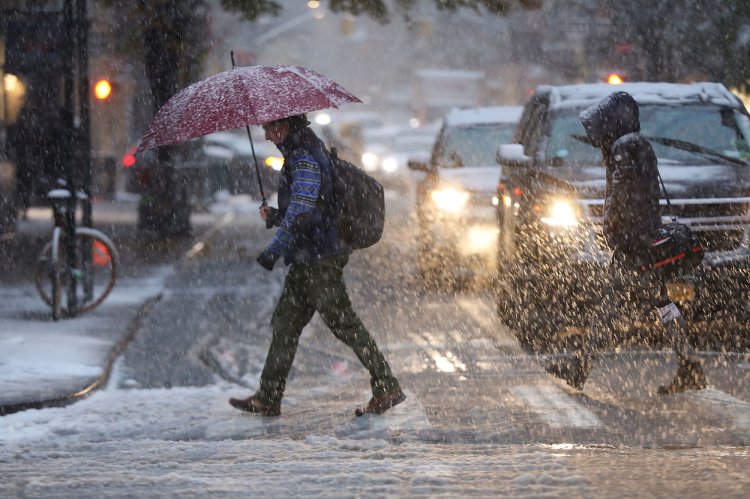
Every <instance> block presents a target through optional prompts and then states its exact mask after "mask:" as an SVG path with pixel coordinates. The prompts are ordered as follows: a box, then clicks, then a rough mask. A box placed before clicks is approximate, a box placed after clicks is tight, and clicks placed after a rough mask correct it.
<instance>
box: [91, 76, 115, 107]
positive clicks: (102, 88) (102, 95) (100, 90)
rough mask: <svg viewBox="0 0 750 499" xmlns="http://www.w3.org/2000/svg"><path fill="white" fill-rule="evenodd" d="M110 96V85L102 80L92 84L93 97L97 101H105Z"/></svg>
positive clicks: (107, 81)
mask: <svg viewBox="0 0 750 499" xmlns="http://www.w3.org/2000/svg"><path fill="white" fill-rule="evenodd" d="M111 95H112V83H111V82H110V81H109V80H108V79H106V78H102V79H100V80H99V81H97V82H96V83H95V84H94V96H95V97H96V98H97V99H98V100H102V101H103V100H107V99H108V98H109V97H110V96H111Z"/></svg>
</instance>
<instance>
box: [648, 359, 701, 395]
mask: <svg viewBox="0 0 750 499" xmlns="http://www.w3.org/2000/svg"><path fill="white" fill-rule="evenodd" d="M704 388H706V375H705V374H704V373H703V368H701V365H700V363H699V362H697V361H694V360H689V361H685V362H681V363H680V366H679V367H678V368H677V373H675V375H674V379H672V383H670V384H669V385H666V386H660V387H659V393H660V394H661V395H671V394H674V393H682V392H686V391H689V390H703V389H704Z"/></svg>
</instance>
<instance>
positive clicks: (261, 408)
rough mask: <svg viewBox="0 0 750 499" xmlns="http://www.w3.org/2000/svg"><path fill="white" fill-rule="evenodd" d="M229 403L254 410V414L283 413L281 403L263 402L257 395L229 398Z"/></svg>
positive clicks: (244, 409) (246, 410)
mask: <svg viewBox="0 0 750 499" xmlns="http://www.w3.org/2000/svg"><path fill="white" fill-rule="evenodd" d="M229 403H230V404H231V405H232V407H236V408H237V409H240V410H242V411H245V412H252V413H253V414H260V415H261V416H280V415H281V404H273V405H269V404H265V403H263V402H261V400H260V399H259V398H258V396H257V395H252V396H250V397H248V398H246V399H236V398H231V399H229Z"/></svg>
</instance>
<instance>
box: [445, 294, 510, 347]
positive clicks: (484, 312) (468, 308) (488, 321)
mask: <svg viewBox="0 0 750 499" xmlns="http://www.w3.org/2000/svg"><path fill="white" fill-rule="evenodd" d="M458 305H459V306H460V307H461V308H462V309H464V311H465V312H466V313H468V314H469V315H470V316H471V318H472V319H474V320H475V321H476V322H477V324H479V326H480V327H481V328H482V329H484V330H485V331H490V332H492V333H495V335H496V340H497V343H498V344H499V345H502V346H504V347H514V348H516V347H518V343H517V342H516V340H514V339H513V338H512V337H511V336H510V335H509V334H508V330H507V329H506V328H505V326H503V325H502V324H500V323H499V322H498V321H497V320H496V317H495V311H494V310H492V307H491V306H489V305H488V304H487V303H485V302H484V301H482V300H481V299H479V298H470V297H463V298H459V300H458Z"/></svg>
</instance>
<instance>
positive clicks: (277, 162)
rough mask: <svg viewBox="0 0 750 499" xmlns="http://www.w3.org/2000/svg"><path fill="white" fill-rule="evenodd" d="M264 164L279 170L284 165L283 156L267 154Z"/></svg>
mask: <svg viewBox="0 0 750 499" xmlns="http://www.w3.org/2000/svg"><path fill="white" fill-rule="evenodd" d="M265 163H266V166H270V167H271V168H273V169H274V170H276V171H279V170H281V167H282V166H284V158H278V157H276V156H269V157H267V158H266V161H265Z"/></svg>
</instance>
